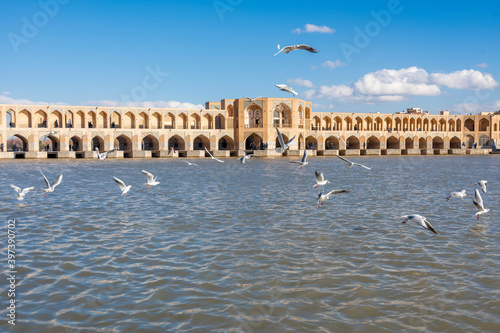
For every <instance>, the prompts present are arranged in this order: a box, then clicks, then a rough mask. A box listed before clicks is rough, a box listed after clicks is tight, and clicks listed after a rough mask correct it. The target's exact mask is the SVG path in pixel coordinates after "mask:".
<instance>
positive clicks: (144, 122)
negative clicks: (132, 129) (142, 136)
mask: <svg viewBox="0 0 500 333" xmlns="http://www.w3.org/2000/svg"><path fill="white" fill-rule="evenodd" d="M138 125H139V128H140V129H146V128H149V116H148V115H147V114H146V113H145V112H141V113H140V114H139V117H138Z"/></svg>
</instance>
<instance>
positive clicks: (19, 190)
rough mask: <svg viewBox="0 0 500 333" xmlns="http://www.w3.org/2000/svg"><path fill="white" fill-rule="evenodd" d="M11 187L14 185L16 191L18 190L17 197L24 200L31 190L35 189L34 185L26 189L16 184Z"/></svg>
mask: <svg viewBox="0 0 500 333" xmlns="http://www.w3.org/2000/svg"><path fill="white" fill-rule="evenodd" d="M10 187H12V188H13V189H14V191H16V193H17V194H16V198H17V200H20V201H21V200H24V196H25V195H26V194H27V193H28V192H30V191H33V190H34V189H35V188H34V187H27V188H25V189H24V190H21V188H20V187H17V186H15V185H10Z"/></svg>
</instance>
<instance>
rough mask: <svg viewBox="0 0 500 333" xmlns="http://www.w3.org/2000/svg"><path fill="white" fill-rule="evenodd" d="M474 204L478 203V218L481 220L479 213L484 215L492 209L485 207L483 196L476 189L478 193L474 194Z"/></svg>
mask: <svg viewBox="0 0 500 333" xmlns="http://www.w3.org/2000/svg"><path fill="white" fill-rule="evenodd" d="M472 202H473V203H474V205H476V208H477V212H476V214H474V215H476V216H477V219H478V220H479V215H482V214H484V213H488V212H489V211H490V209H489V208H488V209H484V204H483V198H481V194H480V193H479V190H478V189H476V194H475V196H474V200H473V201H472Z"/></svg>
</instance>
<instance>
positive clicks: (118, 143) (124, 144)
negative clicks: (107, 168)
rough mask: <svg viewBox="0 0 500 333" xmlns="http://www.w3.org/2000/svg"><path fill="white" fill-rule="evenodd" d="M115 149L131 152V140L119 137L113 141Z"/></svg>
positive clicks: (124, 136)
mask: <svg viewBox="0 0 500 333" xmlns="http://www.w3.org/2000/svg"><path fill="white" fill-rule="evenodd" d="M114 144H115V147H118V149H119V150H132V140H130V138H129V137H128V136H126V135H123V134H122V135H120V136H119V137H117V138H116V139H115V142H114Z"/></svg>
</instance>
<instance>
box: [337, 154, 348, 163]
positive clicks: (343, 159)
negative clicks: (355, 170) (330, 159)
mask: <svg viewBox="0 0 500 333" xmlns="http://www.w3.org/2000/svg"><path fill="white" fill-rule="evenodd" d="M337 157H338V158H340V159H341V160H342V161H344V162H346V163H349V164H351V161H349V160H346V159H345V158H343V157H342V156H340V155H337Z"/></svg>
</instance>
